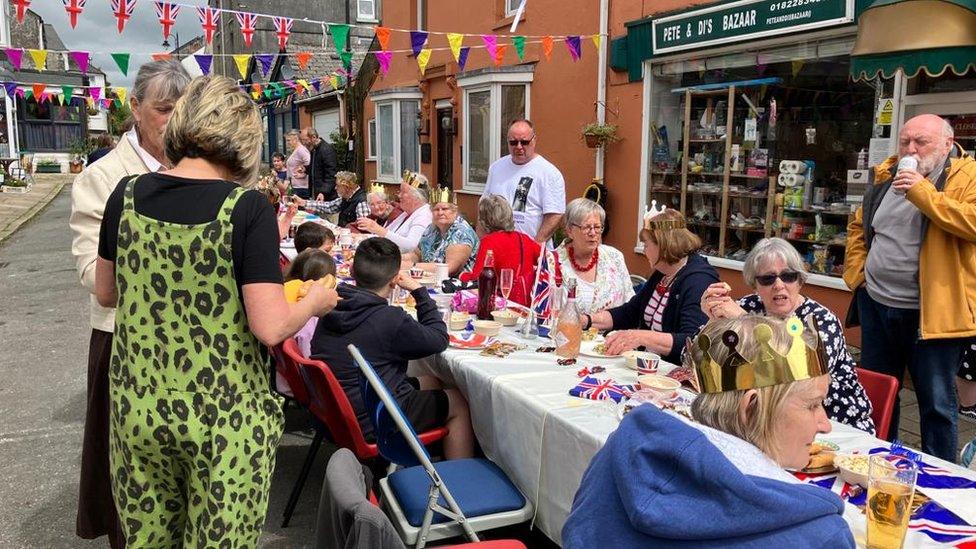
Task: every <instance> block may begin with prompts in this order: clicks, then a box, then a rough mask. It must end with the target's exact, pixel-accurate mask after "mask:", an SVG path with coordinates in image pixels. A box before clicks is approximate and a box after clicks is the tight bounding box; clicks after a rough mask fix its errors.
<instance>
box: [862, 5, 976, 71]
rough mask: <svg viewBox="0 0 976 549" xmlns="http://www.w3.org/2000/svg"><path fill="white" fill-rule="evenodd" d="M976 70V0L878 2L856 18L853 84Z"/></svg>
mask: <svg viewBox="0 0 976 549" xmlns="http://www.w3.org/2000/svg"><path fill="white" fill-rule="evenodd" d="M973 66H976V0H876V1H875V2H874V3H872V4H871V6H870V7H868V8H867V9H866V10H864V12H863V13H862V14H861V15H860V17H859V18H858V24H857V41H856V42H855V44H854V50H853V51H852V52H851V76H852V77H853V78H854V79H855V80H860V79H871V78H874V77H876V76H881V77H884V78H890V77H892V76H894V74H895V73H896V72H897V71H898V70H899V69H901V70H902V71H904V72H905V75H906V76H909V77H912V76H916V75H917V74H918V73H919V71H925V73H926V74H928V75H930V76H939V75H941V74H942V73H944V72H945V71H946V70H951V71H952V72H953V73H955V74H963V73H965V72H966V71H967V70H968V69H969V68H970V67H973Z"/></svg>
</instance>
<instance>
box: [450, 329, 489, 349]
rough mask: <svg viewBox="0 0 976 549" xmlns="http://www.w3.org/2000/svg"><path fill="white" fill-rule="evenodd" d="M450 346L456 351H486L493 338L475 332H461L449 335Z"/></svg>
mask: <svg viewBox="0 0 976 549" xmlns="http://www.w3.org/2000/svg"><path fill="white" fill-rule="evenodd" d="M448 337H449V338H450V341H449V345H450V346H451V347H454V348H455V349H484V347H485V345H487V344H488V343H489V342H490V341H492V338H491V337H488V336H484V335H481V334H476V333H474V332H459V333H453V334H449V335H448Z"/></svg>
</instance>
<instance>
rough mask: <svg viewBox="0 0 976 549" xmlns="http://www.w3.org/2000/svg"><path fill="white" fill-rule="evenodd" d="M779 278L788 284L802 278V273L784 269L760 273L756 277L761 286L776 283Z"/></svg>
mask: <svg viewBox="0 0 976 549" xmlns="http://www.w3.org/2000/svg"><path fill="white" fill-rule="evenodd" d="M777 278H778V279H780V280H782V281H783V282H784V283H786V284H792V283H794V282H796V281H797V280H800V273H798V272H797V271H783V272H781V273H775V274H767V275H759V276H757V277H756V282H758V283H759V285H760V286H772V285H773V284H775V283H776V279H777Z"/></svg>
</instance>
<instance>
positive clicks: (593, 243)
mask: <svg viewBox="0 0 976 549" xmlns="http://www.w3.org/2000/svg"><path fill="white" fill-rule="evenodd" d="M606 216H607V214H606V212H605V211H603V208H602V207H601V206H600V205H599V204H597V203H596V202H593V201H592V200H589V199H586V198H577V199H576V200H573V201H572V202H570V203H569V204H567V205H566V217H565V218H564V221H565V223H566V236H567V238H566V240H565V241H564V242H563V243H562V244H561V245H560V246H559V247H558V248H556V258H557V260H558V261H559V269H560V270H561V271H562V278H563V280H566V278H568V277H573V278H575V279H576V306H577V307H578V308H579V311H580V313H584V314H586V313H595V312H597V311H602V310H603V309H608V308H610V307H616V306H618V305H622V304H623V303H625V302H626V301H627V300H628V299H630V298H631V297H633V296H634V286H633V284H632V283H631V281H630V273H629V272H628V271H627V263H626V262H625V261H624V254H622V253H620V250H617V249H616V248H613V247H611V246H607V245H605V244H603V223H604V220H605V219H606Z"/></svg>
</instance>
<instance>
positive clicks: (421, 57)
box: [417, 48, 430, 74]
mask: <svg viewBox="0 0 976 549" xmlns="http://www.w3.org/2000/svg"><path fill="white" fill-rule="evenodd" d="M428 61H430V48H424V49H422V50H420V53H418V54H417V66H419V67H420V74H424V72H426V71H427V62H428Z"/></svg>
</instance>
